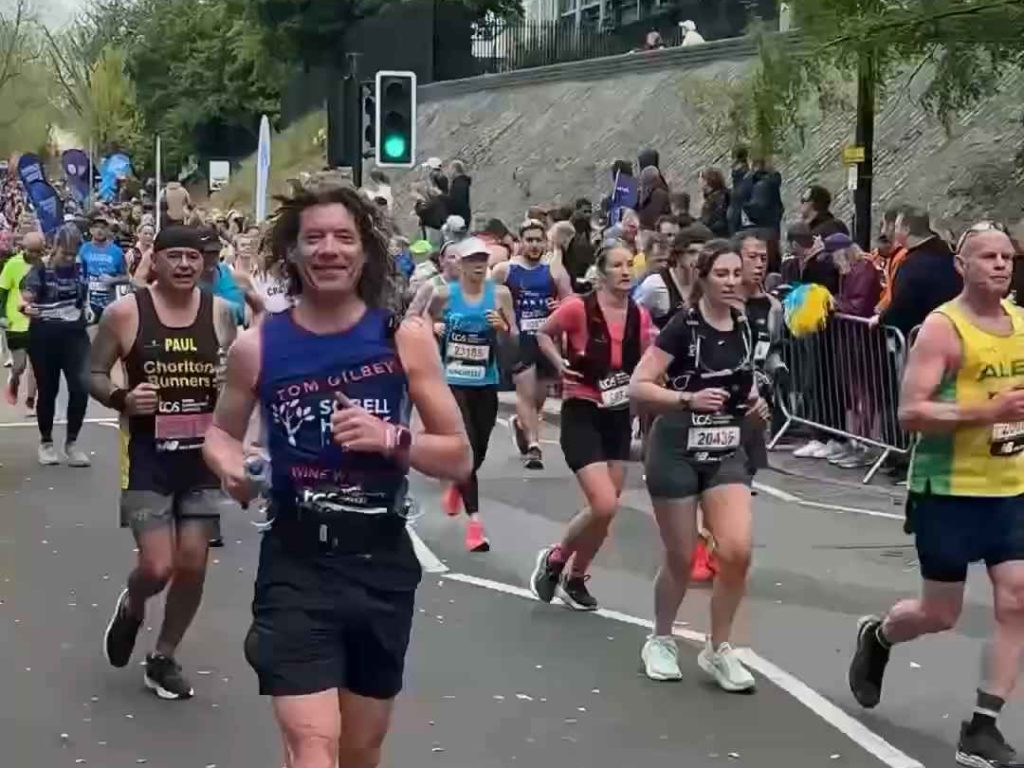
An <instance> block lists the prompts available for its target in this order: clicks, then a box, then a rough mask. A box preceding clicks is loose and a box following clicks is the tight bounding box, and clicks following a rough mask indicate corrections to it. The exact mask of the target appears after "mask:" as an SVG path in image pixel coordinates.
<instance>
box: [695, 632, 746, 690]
mask: <svg viewBox="0 0 1024 768" xmlns="http://www.w3.org/2000/svg"><path fill="white" fill-rule="evenodd" d="M697 666H699V667H700V668H701V669H703V670H704V671H705V672H707V673H708V674H709V675H711V676H712V677H713V678H715V682H716V683H718V687H719V688H721V689H722V690H723V691H729V692H730V693H739V692H741V691H749V690H752V689H753V688H754V686H755V685H756V684H757V681H755V680H754V676H753V675H752V674H750V672H748V671H747V668H746V667H744V666H743V663H742V662H741V661H740V660H739V657H738V656H737V655H736V649H735V648H733V647H732V646H731V645H729V644H728V643H722V644H721V645H720V646H718V650H717V651H716V650H714V649H713V648H712V647H711V638H710V637H709V638H708V639H707V640H706V641H705V643H704V650H703V651H701V652H700V654H699V655H698V656H697Z"/></svg>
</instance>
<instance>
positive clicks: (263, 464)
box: [245, 456, 270, 495]
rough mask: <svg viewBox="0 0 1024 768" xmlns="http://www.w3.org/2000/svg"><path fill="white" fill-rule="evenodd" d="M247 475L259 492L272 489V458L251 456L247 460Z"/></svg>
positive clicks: (254, 488) (262, 492)
mask: <svg viewBox="0 0 1024 768" xmlns="http://www.w3.org/2000/svg"><path fill="white" fill-rule="evenodd" d="M245 476H246V478H248V480H249V483H250V484H251V485H252V487H253V490H255V491H256V492H257V494H260V495H262V494H264V493H266V492H267V491H269V490H270V459H265V458H263V457H262V456H249V457H247V458H246V460H245Z"/></svg>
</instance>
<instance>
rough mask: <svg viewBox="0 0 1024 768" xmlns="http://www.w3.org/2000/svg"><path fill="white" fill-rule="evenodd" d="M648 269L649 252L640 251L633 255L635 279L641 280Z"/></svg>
mask: <svg viewBox="0 0 1024 768" xmlns="http://www.w3.org/2000/svg"><path fill="white" fill-rule="evenodd" d="M646 271H647V254H646V253H638V254H636V256H634V257H633V279H634V280H639V279H640V278H641V277H643V274H644V272H646Z"/></svg>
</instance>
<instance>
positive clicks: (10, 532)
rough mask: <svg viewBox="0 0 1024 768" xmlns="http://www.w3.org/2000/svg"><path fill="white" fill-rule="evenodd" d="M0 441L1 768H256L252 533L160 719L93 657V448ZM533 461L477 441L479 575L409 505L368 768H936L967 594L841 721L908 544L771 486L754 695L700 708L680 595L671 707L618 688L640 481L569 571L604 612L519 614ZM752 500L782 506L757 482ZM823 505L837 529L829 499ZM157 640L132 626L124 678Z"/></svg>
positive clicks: (699, 594) (971, 633) (10, 434)
mask: <svg viewBox="0 0 1024 768" xmlns="http://www.w3.org/2000/svg"><path fill="white" fill-rule="evenodd" d="M105 416H109V414H104V413H101V412H99V411H98V410H97V411H95V412H90V417H91V418H94V419H96V418H103V417H105ZM17 423H23V420H22V419H21V417H20V414H16V413H14V412H13V411H12V410H11V409H9V408H7V407H6V406H3V407H2V408H0V463H2V465H3V466H2V467H0V510H2V512H0V644H2V647H3V648H4V654H3V663H2V665H0V685H2V686H3V689H4V690H5V691H6V692H7V693H6V695H5V696H4V700H3V704H2V705H0V739H2V743H3V744H4V745H5V747H6V749H7V751H8V753H9V756H8V759H5V760H3V761H2V762H3V764H5V765H11V766H29V765H33V766H45V767H46V768H57V767H58V766H73V765H94V766H104V768H120V766H132V765H140V764H145V765H149V766H156V767H158V768H186V767H187V768H191V767H192V766H195V767H196V768H210V766H218V767H219V768H226V767H227V766H247V768H248V767H249V766H254V767H255V766H268V767H270V768H274V767H275V766H277V765H279V764H280V760H279V758H278V756H279V754H280V749H279V746H278V742H277V738H276V734H275V731H274V728H273V723H272V719H271V716H270V711H269V706H268V703H267V702H266V701H265V700H262V699H260V698H259V697H258V696H257V693H256V682H255V677H254V675H253V674H252V672H251V670H250V669H249V668H248V667H247V665H246V663H245V661H244V659H243V658H242V652H241V642H242V638H243V636H244V633H245V631H246V629H247V628H248V619H249V603H250V600H251V594H252V580H253V575H254V571H255V566H256V548H257V545H258V540H259V533H258V532H257V530H256V528H255V527H253V525H251V523H252V522H253V521H254V519H255V518H254V517H252V516H250V515H248V514H247V513H245V512H243V511H241V510H238V511H237V513H236V514H234V515H231V516H230V517H228V518H226V519H225V521H224V531H225V539H226V541H227V546H226V548H224V549H222V550H215V551H214V552H213V554H212V560H211V565H210V574H209V579H208V585H207V591H206V597H205V601H204V605H203V607H202V609H201V611H200V614H199V616H198V618H197V620H196V623H195V626H194V627H193V629H192V630H191V632H190V634H189V636H188V637H187V638H186V641H185V644H184V645H183V647H182V649H181V652H180V660H181V661H182V663H183V664H184V665H185V668H186V670H187V671H189V672H190V673H191V675H192V677H193V682H194V684H195V687H196V689H197V696H196V698H195V699H194V700H192V701H189V702H170V703H168V702H163V701H159V700H157V699H155V698H154V697H152V696H151V695H150V694H148V693H147V692H145V691H144V690H143V688H142V685H141V677H142V671H141V668H137V667H135V666H132V667H129V668H128V669H126V670H113V669H110V668H109V667H108V666H107V665H106V663H105V662H104V661H103V659H102V656H101V654H100V636H101V633H102V631H103V627H104V625H105V623H106V620H107V618H108V617H109V612H110V609H111V605H112V601H113V600H114V598H115V597H116V595H117V592H118V591H119V589H120V586H121V583H122V581H123V579H124V576H125V574H126V573H127V570H128V569H129V567H130V564H131V562H132V558H133V554H132V546H133V545H132V542H131V539H130V537H129V535H128V534H127V532H125V531H122V530H119V529H118V528H117V515H116V509H117V506H116V504H117V490H116V488H117V458H116V450H117V434H116V431H115V429H113V428H112V427H111V426H110V425H109V424H102V423H92V424H89V425H88V426H87V427H86V430H85V432H84V434H83V436H82V443H83V445H84V446H86V447H87V448H88V449H89V450H90V451H94V452H95V455H94V456H93V458H94V461H95V465H94V466H93V467H92V468H89V469H71V468H67V467H53V468H42V467H39V466H38V465H37V464H36V463H35V446H36V439H37V438H36V433H35V430H34V429H33V428H32V427H31V426H26V427H21V426H11V425H12V424H17ZM59 432H60V428H58V434H59ZM549 432H550V428H549ZM546 437H547V438H548V439H550V440H554V439H555V437H556V436H555V435H554V434H553V433H550V434H548V435H546ZM544 447H545V457H546V459H547V469H545V470H544V471H542V472H536V473H530V474H529V475H527V474H526V473H525V471H524V470H522V469H521V468H520V466H519V462H518V459H517V458H516V457H514V456H513V455H512V453H511V444H510V440H509V437H508V433H507V431H506V428H505V427H504V426H499V427H498V428H497V429H496V431H495V435H494V437H493V439H492V443H491V453H490V455H489V457H488V460H487V463H486V464H485V466H484V469H483V472H482V474H481V493H482V497H483V503H482V508H483V515H484V519H485V522H486V525H487V528H488V533H489V535H490V537H491V540H492V544H493V546H492V551H491V552H490V553H487V554H474V555H471V554H467V553H465V552H464V551H463V550H462V537H461V527H460V526H461V520H458V519H455V520H451V519H447V518H445V517H444V516H443V515H442V514H440V513H439V512H438V503H437V501H438V498H439V492H440V487H439V485H438V484H437V483H435V482H433V481H428V480H425V479H423V478H418V479H417V480H416V482H415V493H416V495H417V497H418V498H419V499H420V501H421V503H422V505H423V507H424V508H425V510H426V511H425V514H424V516H423V517H422V518H421V519H419V520H418V521H417V522H416V524H415V527H416V531H417V533H418V535H419V536H420V538H421V539H422V540H423V542H424V543H425V546H426V548H428V549H429V551H430V552H431V553H433V554H434V555H436V557H437V558H439V559H440V561H441V562H440V563H438V564H437V565H438V567H439V569H440V568H444V569H446V572H445V573H430V574H427V575H426V576H425V578H424V583H423V587H422V589H421V591H420V595H419V600H418V603H419V607H418V614H417V619H416V625H415V629H414V633H413V642H412V646H411V649H410V654H409V661H408V671H407V676H406V691H405V693H404V694H403V696H402V698H401V700H400V703H399V706H398V708H397V712H396V719H395V725H394V729H393V732H392V735H391V737H390V739H389V741H388V744H387V750H386V758H385V763H384V764H385V765H387V766H394V767H396V768H403V767H405V766H415V767H416V768H419V766H432V765H437V766H445V767H446V768H489V767H490V766H495V767H497V766H503V767H507V766H523V767H524V768H549V767H550V766H552V765H560V766H581V767H582V766H588V767H592V768H613V767H614V768H618V767H619V766H623V765H637V766H645V768H646V767H648V766H650V767H651V768H660V766H666V767H667V766H679V765H684V766H687V767H688V768H689V767H691V766H692V767H694V768H700V767H703V766H717V765H723V764H730V765H731V764H736V765H743V764H756V765H758V766H759V768H803V767H805V766H806V767H807V768H811V767H813V766H824V765H840V766H854V767H856V768H861V767H862V766H863V767H865V768H867V767H869V766H870V767H874V768H877V767H878V766H883V765H890V766H901V767H902V768H909V767H910V766H912V765H915V764H921V765H926V766H928V767H929V768H932V767H933V766H941V765H951V764H952V747H953V744H954V742H955V738H956V734H957V730H958V719H959V717H960V716H961V715H962V714H963V713H965V712H967V711H969V709H970V707H971V705H972V703H973V691H974V688H975V686H976V679H975V676H976V673H977V670H978V664H977V661H976V660H977V659H978V654H979V650H980V648H981V643H982V639H983V637H984V636H985V633H986V631H987V627H988V626H989V624H990V618H989V617H990V609H989V607H988V606H989V597H988V594H987V588H986V585H985V583H984V581H983V574H973V575H972V583H971V589H970V594H969V604H968V607H967V609H966V610H965V612H964V619H963V621H962V623H961V626H960V627H959V628H958V631H957V632H955V633H951V634H949V635H946V636H944V637H940V638H930V639H926V640H923V641H920V642H918V643H916V644H914V645H912V646H907V647H903V648H899V649H898V650H897V651H896V652H895V654H894V659H893V663H892V665H891V667H890V675H889V678H888V680H887V685H886V691H885V697H884V699H883V703H882V705H881V706H880V707H879V708H878V709H877V710H876V711H874V712H872V713H864V712H862V711H860V710H859V709H858V708H857V707H856V705H855V704H853V702H852V699H851V697H850V695H849V692H848V691H847V689H846V683H845V674H846V664H847V660H848V657H849V652H850V649H851V643H852V639H853V629H854V625H855V621H856V618H857V617H858V616H859V615H861V614H863V613H868V612H872V611H880V610H882V609H884V608H885V607H886V606H888V605H889V604H890V603H892V602H893V601H894V600H896V599H898V598H899V597H900V596H903V595H906V594H910V593H912V592H914V591H915V590H916V588H917V576H916V570H915V562H914V559H913V549H912V547H911V546H910V540H909V539H907V538H906V537H905V536H904V535H903V533H902V531H901V527H900V523H899V521H898V520H894V519H891V518H889V517H877V516H871V515H866V514H858V513H853V512H846V513H843V514H837V513H836V512H834V511H829V510H828V509H824V508H822V506H820V505H819V506H806V505H801V504H799V503H797V502H796V501H794V498H793V495H792V494H795V493H796V490H794V489H793V485H792V483H791V484H790V485H789V486H787V487H788V488H789V490H788V491H785V492H782V493H781V494H779V493H776V494H775V495H772V494H771V493H770V492H769V490H762V492H761V493H760V494H759V495H758V497H757V499H756V500H755V518H756V542H757V549H756V552H755V557H754V568H753V572H752V574H751V580H750V581H751V583H750V598H749V600H748V601H747V602H746V604H745V605H744V607H743V609H742V613H741V616H740V617H739V620H738V622H737V636H736V638H735V641H736V644H737V645H742V646H749V648H750V650H747V651H745V653H746V654H747V658H748V660H749V661H750V662H751V664H752V666H753V667H754V669H755V671H757V673H758V691H757V693H756V694H755V695H752V696H729V695H727V694H724V693H721V692H719V691H718V690H717V689H714V688H712V687H711V686H710V685H709V684H708V683H707V682H706V681H705V680H704V678H703V676H702V674H701V673H700V671H699V670H697V668H696V665H695V658H696V645H695V644H694V643H693V639H694V638H695V637H696V636H697V634H698V633H699V632H700V631H702V630H703V629H705V628H706V626H707V619H706V617H707V597H708V592H707V590H706V589H697V590H695V591H694V592H693V593H692V594H691V595H690V597H689V598H688V599H687V602H686V604H685V605H684V607H683V611H682V614H681V616H680V625H679V626H680V633H681V634H683V635H684V636H685V637H686V638H688V640H684V643H683V653H682V654H681V655H682V660H683V667H684V680H683V682H681V683H676V684H664V683H663V684H655V683H652V682H650V681H648V680H646V678H644V677H643V676H642V674H640V672H639V658H638V652H639V648H640V645H641V643H642V641H643V637H644V635H645V634H646V632H647V629H646V628H645V627H644V621H645V620H646V619H647V618H648V617H649V615H650V603H651V587H650V583H651V579H652V576H653V574H654V571H655V569H656V565H657V563H656V557H657V556H656V552H657V550H656V546H655V545H656V532H655V529H654V526H653V521H652V519H651V516H650V507H649V502H648V500H647V497H646V494H645V492H644V491H643V489H642V487H641V485H640V476H639V468H636V469H634V470H633V471H632V472H631V477H630V481H629V489H628V490H627V492H626V494H625V498H624V508H623V510H622V513H621V515H620V517H619V519H618V520H617V521H616V524H615V527H614V531H613V536H612V538H611V540H610V541H609V543H608V545H607V547H606V548H605V550H604V551H603V552H602V553H601V555H600V556H599V558H598V560H597V563H596V567H595V569H594V574H593V580H592V582H591V586H592V589H593V591H594V593H595V594H596V595H597V596H598V598H599V599H600V600H601V603H602V606H603V607H604V608H605V609H606V610H605V611H603V612H602V614H601V615H579V614H575V613H572V612H570V611H568V610H566V609H564V608H563V607H560V606H557V605H551V606H546V605H541V604H539V603H537V602H536V601H533V600H531V599H528V598H527V597H524V593H525V590H524V587H525V584H526V579H527V576H528V574H529V571H530V567H531V565H532V563H533V558H534V555H535V553H536V551H537V549H538V548H539V547H541V546H543V545H545V544H547V543H550V542H551V541H553V540H554V539H555V538H556V537H557V536H558V534H559V532H560V530H561V527H562V525H563V524H564V523H565V521H567V520H568V519H569V518H570V517H571V516H572V514H573V513H574V511H575V510H576V508H577V507H578V505H579V503H580V499H579V495H578V491H577V490H576V487H575V485H574V483H573V482H572V480H571V478H570V476H569V473H568V470H567V468H566V467H565V465H564V463H563V462H562V461H561V458H560V455H559V453H560V452H559V450H558V448H557V446H556V445H554V444H551V443H545V445H544ZM760 479H761V481H762V482H764V483H767V484H768V485H769V486H771V485H772V483H773V481H775V480H779V481H780V482H779V484H780V485H781V484H782V479H780V478H773V477H772V473H766V474H765V476H764V477H763V478H760ZM844 493H845V496H844V506H849V505H850V504H851V500H850V497H851V495H852V492H851V491H849V489H847V490H846V491H845V492H844ZM826 496H827V494H826ZM854 500H855V499H854ZM872 503H874V505H875V507H876V508H879V509H881V508H880V507H878V504H877V496H871V495H865V496H864V504H865V507H870V505H871V504H872ZM881 511H883V512H885V511H886V510H884V509H882V510H881ZM889 512H891V509H890V510H889ZM425 558H426V559H427V560H429V556H426V555H425ZM975 577H978V578H975ZM159 615H160V609H159V607H158V605H156V604H153V605H152V606H151V609H150V614H149V618H148V620H147V626H146V628H145V630H144V633H143V635H142V637H141V639H140V647H139V649H138V651H139V652H138V656H137V660H138V661H141V656H142V653H143V651H144V649H145V648H146V647H147V646H148V645H150V644H151V642H149V640H150V638H151V637H152V634H151V633H152V632H153V629H152V627H153V625H154V624H155V623H156V621H157V619H158V617H159ZM1003 723H1004V726H1005V727H1004V730H1005V732H1006V733H1007V734H1008V735H1009V736H1010V737H1013V736H1015V735H1018V734H1021V733H1024V728H1022V726H1024V717H1022V712H1021V708H1020V707H1019V705H1017V704H1016V703H1015V702H1014V703H1011V704H1010V706H1009V707H1008V711H1007V713H1006V715H1005V716H1004V720H1003Z"/></svg>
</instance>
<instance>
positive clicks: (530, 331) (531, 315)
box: [491, 219, 572, 469]
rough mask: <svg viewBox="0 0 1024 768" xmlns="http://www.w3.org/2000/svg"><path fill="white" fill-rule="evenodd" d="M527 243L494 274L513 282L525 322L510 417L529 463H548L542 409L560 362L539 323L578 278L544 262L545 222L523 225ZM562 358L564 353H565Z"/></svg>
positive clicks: (511, 286) (538, 466)
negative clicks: (542, 341)
mask: <svg viewBox="0 0 1024 768" xmlns="http://www.w3.org/2000/svg"><path fill="white" fill-rule="evenodd" d="M519 236H520V237H521V238H522V249H521V250H520V252H519V254H518V255H516V256H514V257H513V258H512V259H511V260H509V261H503V262H501V263H500V264H498V265H497V266H496V267H494V270H493V271H492V272H491V279H492V280H494V282H496V283H499V284H501V285H506V286H508V289H509V290H510V291H511V292H512V301H513V304H514V306H515V311H516V327H518V328H519V360H518V362H517V363H516V365H515V367H514V369H513V381H514V382H515V386H516V415H515V416H513V417H512V418H511V419H509V424H510V426H511V427H512V437H513V440H514V442H515V445H516V449H517V450H518V451H519V454H520V455H521V456H522V457H523V464H524V466H525V467H526V468H527V469H543V468H544V456H543V453H542V452H541V449H540V414H541V411H542V410H543V408H544V401H545V400H546V399H547V394H548V393H547V389H548V384H549V383H550V382H551V381H553V380H555V379H557V377H558V370H559V369H558V368H557V367H555V366H553V365H552V364H551V362H550V360H549V359H548V357H547V356H546V355H544V354H542V353H541V351H540V348H539V347H538V345H537V338H536V333H537V329H539V328H540V326H541V325H542V324H543V323H544V321H545V320H546V319H547V317H548V315H550V314H551V312H552V310H554V308H555V307H556V306H558V302H559V301H561V300H562V299H564V298H565V297H567V296H571V295H572V282H571V281H570V280H569V274H568V273H567V272H566V271H565V269H563V268H562V267H554V268H552V267H550V266H548V265H547V264H542V263H541V259H542V258H543V256H544V245H545V242H546V234H545V229H544V224H543V223H542V222H539V221H534V220H531V219H527V220H526V221H525V222H524V223H523V225H522V226H521V227H520V228H519ZM559 359H561V358H559Z"/></svg>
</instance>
